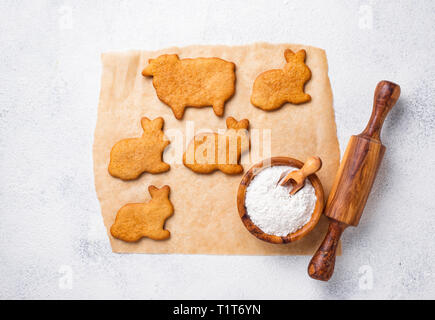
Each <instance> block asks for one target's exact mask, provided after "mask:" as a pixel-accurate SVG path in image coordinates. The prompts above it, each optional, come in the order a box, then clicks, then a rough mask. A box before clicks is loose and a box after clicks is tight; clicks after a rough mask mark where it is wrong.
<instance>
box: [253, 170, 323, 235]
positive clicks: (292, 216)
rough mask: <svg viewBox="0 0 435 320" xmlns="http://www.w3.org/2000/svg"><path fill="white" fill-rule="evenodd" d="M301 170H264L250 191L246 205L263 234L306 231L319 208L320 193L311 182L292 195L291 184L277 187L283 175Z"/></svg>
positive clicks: (257, 176)
mask: <svg viewBox="0 0 435 320" xmlns="http://www.w3.org/2000/svg"><path fill="white" fill-rule="evenodd" d="M289 169H291V170H292V171H293V170H297V168H293V167H290V166H273V167H269V168H266V169H263V170H262V171H260V172H259V173H258V174H257V175H256V176H255V177H254V179H253V180H252V181H251V183H250V184H249V186H248V188H247V189H246V197H245V206H246V210H247V213H248V215H249V217H250V218H251V221H252V222H253V223H254V224H255V225H256V226H257V227H259V228H260V229H261V230H262V231H263V232H265V233H267V234H271V235H276V236H287V235H288V234H291V233H293V232H295V231H297V230H298V229H300V228H302V227H303V226H304V225H305V224H306V223H307V222H308V221H309V220H310V219H311V215H312V214H313V211H314V208H315V206H316V200H317V198H316V194H315V190H314V187H313V186H312V184H311V182H310V181H309V180H308V179H307V180H306V181H305V186H304V187H303V188H302V189H301V190H300V191H299V192H297V193H296V194H295V195H293V196H290V195H289V192H290V190H291V185H290V184H289V186H285V187H282V186H276V182H277V181H278V179H279V177H280V175H281V173H282V172H283V171H285V170H289Z"/></svg>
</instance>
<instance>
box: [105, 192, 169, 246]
mask: <svg viewBox="0 0 435 320" xmlns="http://www.w3.org/2000/svg"><path fill="white" fill-rule="evenodd" d="M148 191H149V193H150V195H151V200H150V201H148V202H146V203H129V204H126V205H125V206H123V207H122V208H121V209H119V211H118V213H117V214H116V219H115V223H114V224H113V225H112V227H111V228H110V233H111V234H112V236H114V237H115V238H117V239H120V240H124V241H127V242H135V241H138V240H139V239H141V238H143V237H147V238H150V239H153V240H164V239H167V238H169V235H170V232H169V230H164V226H165V221H166V219H168V218H169V217H170V216H172V214H173V213H174V207H173V206H172V203H171V201H170V200H169V191H170V188H169V186H164V187H163V188H161V189H158V188H156V187H155V186H149V187H148Z"/></svg>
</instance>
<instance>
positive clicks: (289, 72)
mask: <svg viewBox="0 0 435 320" xmlns="http://www.w3.org/2000/svg"><path fill="white" fill-rule="evenodd" d="M305 56H306V53H305V50H299V51H298V52H296V53H294V52H293V51H291V50H290V49H287V50H285V51H284V57H285V60H286V61H287V64H286V65H285V66H284V69H274V70H268V71H265V72H263V73H262V74H260V75H259V76H258V77H257V79H256V80H255V82H254V87H253V89H252V95H251V103H252V104H253V105H254V106H256V107H258V108H260V109H263V110H275V109H278V108H279V107H281V106H282V105H283V104H285V103H286V102H290V103H293V104H300V103H304V102H308V101H310V100H311V97H310V95H309V94H306V93H304V85H305V83H306V82H307V81H308V80H310V78H311V71H310V69H309V68H308V67H307V65H306V64H305Z"/></svg>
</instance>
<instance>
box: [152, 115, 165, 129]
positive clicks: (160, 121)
mask: <svg viewBox="0 0 435 320" xmlns="http://www.w3.org/2000/svg"><path fill="white" fill-rule="evenodd" d="M151 122H152V124H153V128H154V129H155V130H161V129H162V128H163V118H162V117H158V118H155V119H154V120H153V121H151Z"/></svg>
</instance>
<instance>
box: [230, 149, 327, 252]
mask: <svg viewBox="0 0 435 320" xmlns="http://www.w3.org/2000/svg"><path fill="white" fill-rule="evenodd" d="M303 165H304V164H303V163H302V162H301V161H299V160H296V159H293V158H288V157H272V158H270V159H266V160H263V161H262V162H260V163H257V164H256V165H254V166H253V167H252V168H251V169H249V170H248V172H246V173H245V175H244V176H243V178H242V181H241V182H240V185H239V190H238V191H237V209H238V210H239V215H240V218H241V219H242V222H243V224H244V225H245V227H246V229H248V231H249V232H250V233H252V234H253V235H254V236H256V237H257V238H258V239H260V240H263V241H267V242H270V243H276V244H282V243H289V242H294V241H296V240H298V239H301V238H302V237H304V236H306V235H307V234H308V233H309V232H310V231H311V230H313V228H314V227H315V226H316V224H317V223H318V222H319V219H320V216H321V215H322V212H323V206H324V195H323V187H322V183H321V182H320V180H319V178H318V177H317V175H316V174H312V175H310V176H308V179H310V182H311V184H312V185H313V187H314V190H315V193H316V197H317V201H316V206H315V208H314V212H313V214H312V216H311V219H310V221H308V223H307V224H305V225H304V226H303V227H302V228H300V229H299V230H297V231H296V232H293V233H291V234H289V235H287V236H285V237H279V236H274V235H270V234H267V233H264V232H263V231H261V229H260V228H259V227H257V226H256V225H255V224H254V223H253V222H252V221H251V218H249V215H248V213H247V211H246V207H245V196H246V188H247V187H248V186H249V184H250V183H251V181H252V179H254V177H255V176H256V175H257V174H258V173H259V172H260V171H261V170H263V169H265V168H268V167H273V166H291V167H295V168H299V169H300V168H302V166H303Z"/></svg>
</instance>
